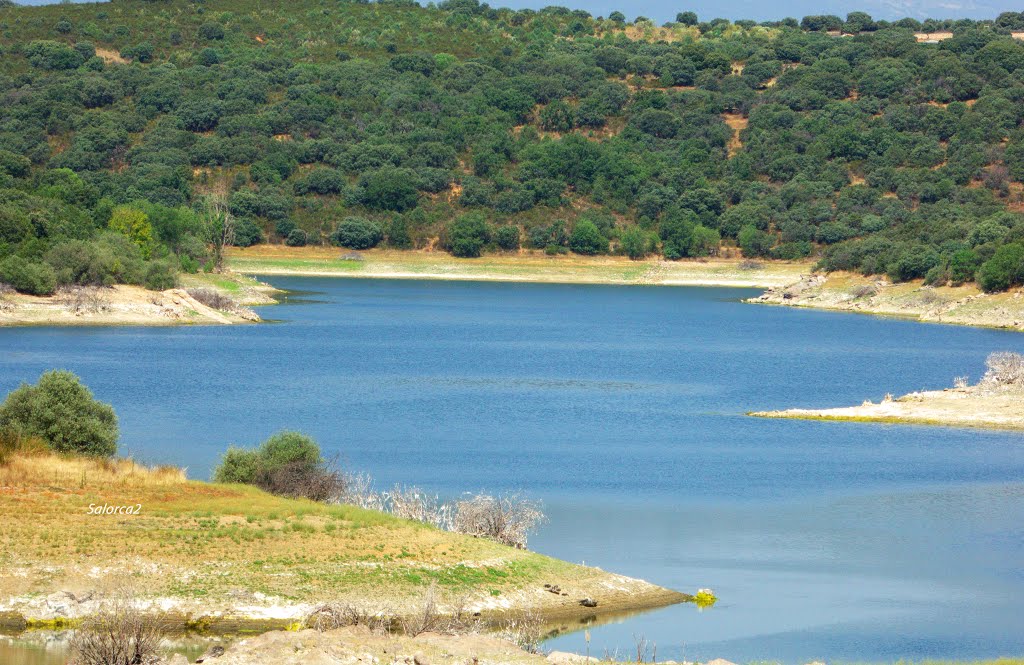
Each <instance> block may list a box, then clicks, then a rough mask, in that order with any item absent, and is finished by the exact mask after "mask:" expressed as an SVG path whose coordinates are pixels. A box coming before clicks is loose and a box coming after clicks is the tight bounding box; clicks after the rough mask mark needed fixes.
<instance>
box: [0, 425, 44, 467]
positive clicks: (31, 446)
mask: <svg viewBox="0 0 1024 665" xmlns="http://www.w3.org/2000/svg"><path fill="white" fill-rule="evenodd" d="M50 452H51V450H50V446H48V445H46V442H45V441H43V440H42V439H40V438H39V437H37V436H25V435H23V434H21V433H20V432H17V431H15V430H13V429H2V430H0V466H7V465H8V464H9V463H10V462H11V460H13V459H14V457H15V456H18V455H45V454H48V453H50Z"/></svg>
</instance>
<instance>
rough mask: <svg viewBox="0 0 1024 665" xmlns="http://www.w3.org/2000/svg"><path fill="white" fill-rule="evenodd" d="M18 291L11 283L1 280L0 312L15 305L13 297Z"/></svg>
mask: <svg viewBox="0 0 1024 665" xmlns="http://www.w3.org/2000/svg"><path fill="white" fill-rule="evenodd" d="M15 293H16V291H15V290H14V288H13V287H12V286H11V285H10V284H5V283H3V282H0V312H2V311H4V310H6V309H11V308H12V307H14V302H13V300H12V298H13V297H14V294H15Z"/></svg>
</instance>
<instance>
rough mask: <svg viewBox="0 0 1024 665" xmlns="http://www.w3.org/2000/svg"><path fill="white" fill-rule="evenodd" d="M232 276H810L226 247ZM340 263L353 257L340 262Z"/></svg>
mask: <svg viewBox="0 0 1024 665" xmlns="http://www.w3.org/2000/svg"><path fill="white" fill-rule="evenodd" d="M227 256H228V263H229V265H230V266H231V268H232V270H235V271H237V272H241V273H245V274H253V275H301V276H323V277H328V276H330V277H363V278H378V279H439V280H476V281H505V282H546V283H564V284H647V285H662V286H729V287H750V288H767V287H772V286H784V285H786V284H791V283H792V282H794V281H796V280H797V279H799V277H800V275H801V274H802V273H804V272H807V270H809V264H807V263H803V262H783V261H765V262H750V261H746V262H745V261H742V260H741V259H738V258H730V259H725V258H711V259H706V260H696V259H690V260H684V261H661V260H658V259H647V260H643V261H631V260H630V259H628V258H626V257H621V256H577V255H571V254H569V255H560V256H548V255H546V254H544V253H543V252H529V251H525V250H524V251H522V252H520V253H516V254H500V255H488V256H484V257H481V258H478V259H459V258H455V257H453V256H451V255H449V254H447V253H445V252H427V251H397V250H376V249H375V250H368V251H364V252H347V251H345V250H341V249H336V248H323V247H285V246H280V245H258V246H255V247H248V248H244V249H242V248H232V249H231V250H230V251H229V252H228V255H227ZM346 256H350V257H358V258H343V257H346Z"/></svg>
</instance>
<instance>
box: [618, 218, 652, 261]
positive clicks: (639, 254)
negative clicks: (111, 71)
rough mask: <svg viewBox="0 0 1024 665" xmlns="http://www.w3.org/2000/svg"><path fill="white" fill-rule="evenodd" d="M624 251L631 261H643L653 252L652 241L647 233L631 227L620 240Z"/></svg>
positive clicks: (636, 227) (637, 227)
mask: <svg viewBox="0 0 1024 665" xmlns="http://www.w3.org/2000/svg"><path fill="white" fill-rule="evenodd" d="M619 242H620V243H621V244H622V251H623V252H625V253H626V256H628V257H629V258H631V259H634V260H637V259H642V258H644V257H645V256H647V254H648V253H649V252H650V251H651V240H650V237H649V236H648V235H647V232H646V231H644V230H643V229H641V228H640V227H639V226H631V227H629V228H628V229H626V230H625V231H624V232H623V233H622V237H621V238H620V239H619Z"/></svg>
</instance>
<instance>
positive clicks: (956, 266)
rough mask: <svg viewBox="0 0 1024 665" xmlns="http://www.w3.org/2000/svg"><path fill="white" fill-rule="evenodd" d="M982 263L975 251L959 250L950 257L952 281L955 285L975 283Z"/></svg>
mask: <svg viewBox="0 0 1024 665" xmlns="http://www.w3.org/2000/svg"><path fill="white" fill-rule="evenodd" d="M980 263H981V261H980V257H979V256H978V254H977V252H975V251H974V250H971V249H961V250H957V251H956V252H954V253H953V255H952V256H951V257H949V278H950V280H951V281H952V282H953V284H963V283H964V282H971V281H974V274H975V273H976V272H977V271H978V266H979V265H980Z"/></svg>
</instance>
